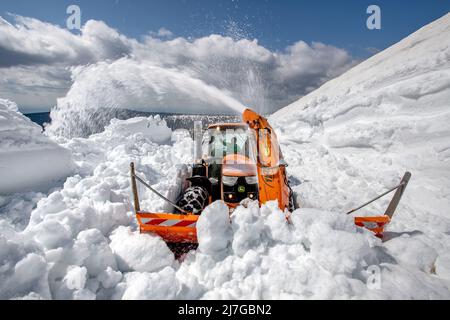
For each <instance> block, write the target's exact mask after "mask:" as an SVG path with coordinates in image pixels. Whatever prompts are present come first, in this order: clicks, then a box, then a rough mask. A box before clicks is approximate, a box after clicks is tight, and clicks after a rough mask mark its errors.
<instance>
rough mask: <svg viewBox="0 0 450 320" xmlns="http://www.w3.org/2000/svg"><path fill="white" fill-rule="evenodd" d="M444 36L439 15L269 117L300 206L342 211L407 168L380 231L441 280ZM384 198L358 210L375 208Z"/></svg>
mask: <svg viewBox="0 0 450 320" xmlns="http://www.w3.org/2000/svg"><path fill="white" fill-rule="evenodd" d="M449 39H450V14H447V15H446V16H444V17H442V18H441V19H439V20H437V21H435V22H434V23H432V24H430V25H428V26H426V27H424V28H422V29H420V30H419V31H417V32H416V33H414V34H413V35H411V36H409V37H407V38H406V39H404V40H402V41H401V42H399V43H398V44H396V45H394V46H392V47H391V48H389V49H387V50H385V51H383V52H381V53H379V54H377V55H376V56H374V57H372V58H370V59H368V60H367V61H365V62H363V63H361V64H360V65H358V66H356V67H355V68H353V69H352V70H350V71H348V72H347V73H345V74H343V75H342V76H340V77H338V78H336V79H334V80H332V81H330V82H328V83H327V84H325V85H324V86H322V87H321V88H319V89H318V90H316V91H314V92H313V93H311V94H310V95H308V96H305V97H304V98H302V99H300V100H299V101H297V102H296V103H294V104H292V105H290V106H288V107H286V108H284V109H282V110H280V111H279V112H277V113H275V114H274V115H273V116H272V117H271V118H270V121H271V122H272V124H274V125H275V126H276V127H277V128H278V130H279V134H280V136H281V137H280V141H281V143H282V148H283V150H284V151H285V157H286V158H287V162H288V163H289V164H290V165H291V166H290V168H289V169H290V171H289V172H290V173H291V174H292V175H293V176H294V177H296V178H297V180H301V181H302V184H301V185H299V186H297V187H296V188H294V189H295V191H297V192H298V193H299V194H300V195H301V200H302V202H303V205H304V206H307V207H314V208H321V209H325V210H333V211H338V212H346V211H348V210H349V209H351V207H355V206H356V205H357V204H360V203H362V202H364V200H368V199H370V198H372V197H373V196H375V195H376V194H379V193H381V192H382V191H383V190H386V189H387V188H388V187H390V186H394V185H395V184H396V183H398V181H399V180H400V178H401V175H402V174H403V173H404V172H405V171H406V170H409V171H411V172H412V180H411V182H410V184H409V186H408V190H407V192H406V193H405V195H404V198H403V199H402V201H401V203H400V206H399V209H398V212H397V213H396V215H395V218H394V220H393V222H392V223H391V225H390V226H389V229H388V230H389V231H390V233H391V234H390V236H391V237H396V238H395V239H393V240H391V241H389V242H388V243H386V244H385V247H386V248H388V249H389V250H390V251H391V252H392V253H393V254H394V256H395V257H396V260H397V261H405V262H407V263H409V264H411V265H413V266H415V267H418V268H421V269H422V270H424V271H426V272H431V273H436V274H437V275H438V276H440V277H443V278H447V279H448V274H449V273H448V272H449V270H450V261H449V258H450V255H449V252H450V126H449V123H450V42H449ZM387 201H388V199H386V200H384V201H380V202H379V203H377V204H376V205H374V206H372V208H368V209H365V210H363V211H362V213H364V214H367V215H369V214H375V213H382V212H383V210H384V209H385V208H386V205H387ZM388 238H389V235H388ZM426 259H430V261H432V260H436V265H435V268H434V267H432V266H431V265H428V266H427V263H425V260H426ZM430 267H432V268H431V269H430Z"/></svg>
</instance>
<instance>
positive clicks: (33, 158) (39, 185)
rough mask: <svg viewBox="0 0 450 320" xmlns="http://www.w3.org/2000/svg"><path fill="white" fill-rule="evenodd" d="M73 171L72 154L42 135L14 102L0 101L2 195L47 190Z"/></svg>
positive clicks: (0, 186) (0, 182) (38, 128)
mask: <svg viewBox="0 0 450 320" xmlns="http://www.w3.org/2000/svg"><path fill="white" fill-rule="evenodd" d="M72 171H73V162H72V158H71V152H70V151H69V150H68V149H65V148H63V147H61V146H59V145H58V144H56V143H55V142H53V141H51V140H50V139H49V138H48V137H46V136H45V135H43V134H42V129H41V127H40V126H38V125H37V124H35V123H32V122H31V120H29V119H28V118H26V117H25V116H24V115H22V114H21V113H20V112H19V111H18V109H17V106H16V104H15V103H13V102H11V101H8V100H3V99H0V177H1V180H0V194H9V193H14V192H23V191H30V190H48V189H49V188H51V187H54V186H56V185H58V184H60V185H62V183H63V182H64V179H65V178H66V177H67V176H69V175H70V174H71V173H72Z"/></svg>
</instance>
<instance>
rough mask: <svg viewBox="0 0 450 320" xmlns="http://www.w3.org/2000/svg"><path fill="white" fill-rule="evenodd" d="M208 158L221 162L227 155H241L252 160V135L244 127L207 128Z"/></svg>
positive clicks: (253, 146) (253, 158) (249, 130)
mask: <svg viewBox="0 0 450 320" xmlns="http://www.w3.org/2000/svg"><path fill="white" fill-rule="evenodd" d="M208 131H209V143H208V158H209V159H210V160H211V161H213V162H216V163H221V162H222V159H223V158H224V157H225V156H227V155H232V154H237V155H242V156H245V157H247V158H249V160H251V161H254V160H255V157H254V150H255V143H254V140H255V139H254V135H253V134H252V132H253V131H252V130H251V129H249V128H245V127H236V128H226V129H222V128H220V127H217V128H213V129H209V130H208Z"/></svg>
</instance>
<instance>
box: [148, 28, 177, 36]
mask: <svg viewBox="0 0 450 320" xmlns="http://www.w3.org/2000/svg"><path fill="white" fill-rule="evenodd" d="M150 36H152V37H158V38H172V37H173V32H172V31H170V30H168V29H166V28H160V29H159V30H158V32H154V31H151V32H150Z"/></svg>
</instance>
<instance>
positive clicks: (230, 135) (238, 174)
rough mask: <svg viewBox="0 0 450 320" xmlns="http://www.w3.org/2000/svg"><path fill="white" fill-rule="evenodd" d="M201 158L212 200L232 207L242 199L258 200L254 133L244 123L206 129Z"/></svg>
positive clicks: (216, 125)
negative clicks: (209, 185)
mask: <svg viewBox="0 0 450 320" xmlns="http://www.w3.org/2000/svg"><path fill="white" fill-rule="evenodd" d="M203 159H204V162H203V165H204V166H205V174H206V176H207V177H208V179H209V181H210V183H211V198H212V199H211V200H212V201H215V200H219V199H221V200H223V201H225V202H226V203H227V204H228V205H229V206H230V207H236V206H237V205H238V204H239V203H240V202H241V201H242V200H244V199H246V198H250V199H255V200H256V199H258V177H257V168H256V145H255V134H254V131H253V130H252V129H250V128H249V127H248V126H247V125H246V124H245V123H223V124H214V125H211V126H209V127H208V131H207V134H206V137H205V139H204V142H203Z"/></svg>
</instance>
